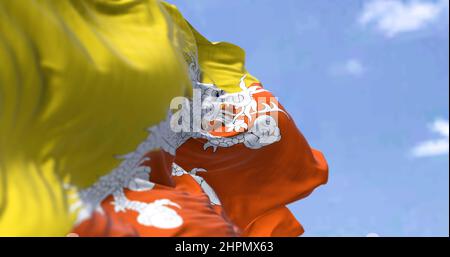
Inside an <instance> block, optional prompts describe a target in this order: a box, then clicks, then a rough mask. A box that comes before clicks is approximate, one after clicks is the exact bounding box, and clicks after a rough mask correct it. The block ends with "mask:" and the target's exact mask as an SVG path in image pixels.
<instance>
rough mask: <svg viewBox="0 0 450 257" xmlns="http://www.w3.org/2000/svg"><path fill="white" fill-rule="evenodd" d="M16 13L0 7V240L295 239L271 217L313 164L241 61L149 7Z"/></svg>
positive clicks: (34, 4)
mask: <svg viewBox="0 0 450 257" xmlns="http://www.w3.org/2000/svg"><path fill="white" fill-rule="evenodd" d="M19 2H20V1H2V0H0V35H2V36H1V37H0V63H2V69H0V99H1V101H0V110H1V115H0V163H1V165H0V185H2V187H1V188H0V210H1V211H0V235H9V236H11V235H12V236H22V235H27V236H39V235H45V236H64V235H67V234H68V233H76V234H77V235H79V236H163V237H166V236H298V235H300V234H302V233H303V228H302V226H301V225H300V223H299V222H298V221H297V220H296V218H295V217H294V215H293V214H292V213H291V212H290V211H289V210H288V208H287V207H286V205H288V204H290V203H292V202H294V201H297V200H300V199H302V198H304V197H307V196H308V195H309V194H310V193H312V191H313V190H314V189H315V188H316V187H318V186H319V185H321V184H324V183H326V182H327V177H328V167H327V164H326V161H325V159H324V157H323V155H322V154H321V153H320V152H319V151H317V150H315V149H313V148H311V147H310V146H309V144H308V143H307V141H306V140H305V138H304V137H303V135H302V134H301V132H300V131H299V130H298V128H297V126H296V124H295V123H294V121H293V119H292V118H291V117H290V116H289V114H288V110H286V109H285V108H284V107H283V106H282V105H281V104H280V103H279V102H278V99H277V98H276V97H275V96H273V95H272V94H271V93H270V92H269V91H268V90H267V89H265V88H264V87H263V85H262V84H261V82H260V81H259V80H258V79H256V78H255V77H253V76H252V75H251V74H250V73H248V72H247V70H246V69H245V65H244V63H245V53H244V51H243V50H242V49H241V48H239V47H237V46H235V45H233V44H230V43H225V42H217V43H215V42H210V41H209V40H207V39H206V38H204V37H203V36H202V35H201V34H200V33H198V32H197V31H196V30H195V29H194V28H193V27H192V26H191V25H190V24H189V23H188V22H187V21H185V19H184V18H183V16H182V15H181V14H180V13H179V12H178V10H177V9H176V8H175V6H173V5H170V4H167V3H165V2H163V1H158V0H146V1H134V0H131V1H130V0H126V1H125V0H115V1H112V0H84V1H50V0H49V1H30V2H27V3H26V5H23V3H19ZM236 33H241V32H239V31H237V32H236ZM179 96H182V97H184V98H183V99H185V100H184V101H181V102H178V103H179V104H177V108H178V109H173V108H171V106H170V104H171V103H173V100H174V99H176V97H179ZM196 101H198V102H196ZM196 103H200V104H199V105H198V104H196ZM199 106H200V107H201V110H200V111H199V112H197V115H193V114H194V113H195V110H196V109H195V108H196V107H199ZM169 109H170V111H169V114H167V113H168V110H169ZM186 115H187V116H186ZM186 117H188V119H186V120H187V121H188V122H187V123H184V129H183V130H182V131H178V130H176V129H175V127H177V125H180V124H178V123H179V121H180V120H181V121H186V120H185V119H184V118H186ZM196 119H197V120H196ZM196 121H198V122H199V124H200V125H201V126H196V125H195V124H196ZM197 125H198V124H197ZM178 127H179V126H178ZM182 127H183V126H182ZM198 127H200V130H198ZM145 128H149V129H148V130H147V131H146V130H145ZM186 128H187V130H186ZM196 128H197V129H196ZM71 235H74V234H71Z"/></svg>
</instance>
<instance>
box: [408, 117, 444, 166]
mask: <svg viewBox="0 0 450 257" xmlns="http://www.w3.org/2000/svg"><path fill="white" fill-rule="evenodd" d="M429 127H430V130H431V131H432V132H434V133H437V134H439V135H440V138H438V139H432V140H428V141H425V142H422V143H420V144H418V145H417V146H416V147H414V148H413V149H412V154H413V156H415V157H429V156H438V155H448V153H449V123H448V120H442V119H437V120H436V121H435V122H434V123H433V124H430V125H429Z"/></svg>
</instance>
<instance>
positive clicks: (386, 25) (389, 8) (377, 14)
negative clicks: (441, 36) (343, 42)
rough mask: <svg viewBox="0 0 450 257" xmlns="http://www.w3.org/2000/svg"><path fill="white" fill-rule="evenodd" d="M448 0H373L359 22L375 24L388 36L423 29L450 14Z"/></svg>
mask: <svg viewBox="0 0 450 257" xmlns="http://www.w3.org/2000/svg"><path fill="white" fill-rule="evenodd" d="M448 9H449V2H448V0H435V1H430V0H427V1H423V0H415V1H414V0H409V1H403V0H371V1H370V2H367V4H366V5H365V6H364V8H363V12H362V14H361V15H360V16H359V19H358V22H359V23H360V24H361V25H363V26H367V25H372V24H373V25H374V26H375V27H376V29H377V30H378V31H380V32H381V33H383V34H384V35H385V36H386V37H394V36H396V35H398V34H400V33H404V32H411V31H416V30H420V29H423V28H425V27H427V26H428V25H430V24H432V23H434V22H436V21H437V20H438V19H439V18H440V17H441V16H442V15H443V14H444V13H447V14H448Z"/></svg>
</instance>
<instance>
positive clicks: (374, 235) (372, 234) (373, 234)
mask: <svg viewBox="0 0 450 257" xmlns="http://www.w3.org/2000/svg"><path fill="white" fill-rule="evenodd" d="M366 237H380V235H378V234H377V233H369V234H367V235H366Z"/></svg>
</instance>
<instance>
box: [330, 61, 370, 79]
mask: <svg viewBox="0 0 450 257" xmlns="http://www.w3.org/2000/svg"><path fill="white" fill-rule="evenodd" d="M365 71H366V68H365V67H364V65H363V64H362V62H361V61H360V60H358V59H356V58H351V59H348V60H347V61H345V62H344V63H341V64H338V65H334V66H333V67H332V68H331V73H332V74H333V75H350V76H355V77H359V76H361V75H363V74H364V72H365Z"/></svg>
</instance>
